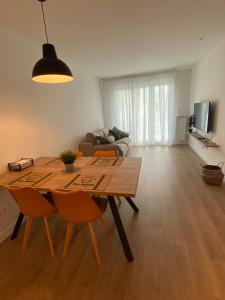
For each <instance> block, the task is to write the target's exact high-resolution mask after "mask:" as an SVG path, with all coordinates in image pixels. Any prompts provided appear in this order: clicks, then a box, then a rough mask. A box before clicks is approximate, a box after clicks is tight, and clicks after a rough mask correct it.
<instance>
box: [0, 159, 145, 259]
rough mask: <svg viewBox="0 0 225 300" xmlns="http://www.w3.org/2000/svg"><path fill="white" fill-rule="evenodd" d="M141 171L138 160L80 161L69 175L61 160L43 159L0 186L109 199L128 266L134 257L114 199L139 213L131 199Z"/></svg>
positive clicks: (5, 176)
mask: <svg viewBox="0 0 225 300" xmlns="http://www.w3.org/2000/svg"><path fill="white" fill-rule="evenodd" d="M140 169H141V158H139V157H113V158H106V157H105V158H96V157H79V158H77V159H76V161H75V164H74V170H73V172H70V173H69V172H66V170H65V166H64V164H63V163H62V162H61V160H60V159H59V158H58V157H40V158H37V159H35V160H34V165H33V166H31V167H29V168H26V169H24V170H22V171H20V172H15V171H8V172H6V173H4V174H1V175H0V186H1V187H5V186H11V187H27V186H30V187H33V188H35V189H36V190H38V191H40V192H44V193H49V195H50V192H51V190H56V189H57V190H61V191H73V190H74V191H75V190H84V191H86V192H88V193H89V194H91V195H100V196H106V197H107V199H108V202H109V206H110V208H111V212H112V215H113V218H114V221H115V225H116V228H117V231H118V234H119V237H120V241H121V244H122V247H123V250H124V254H125V256H126V258H127V260H128V261H129V262H132V261H133V259H134V258H133V254H132V251H131V248H130V245H129V242H128V238H127V236H126V232H125V230H124V227H123V223H122V220H121V217H120V214H119V211H118V207H117V204H116V202H115V197H116V196H118V197H122V199H125V200H126V201H127V203H128V204H129V205H130V206H131V208H132V209H133V210H134V212H135V213H138V211H139V209H138V207H137V206H136V204H135V203H134V201H133V200H132V199H131V198H134V197H135V196H136V192H137V186H138V179H139V174H140ZM23 217H24V215H23V214H22V213H21V212H20V214H19V216H18V219H17V222H16V225H15V227H14V231H13V233H12V236H11V239H15V238H16V237H17V234H18V231H19V228H20V225H21V223H22V221H23Z"/></svg>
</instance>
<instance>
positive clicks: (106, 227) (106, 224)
mask: <svg viewBox="0 0 225 300" xmlns="http://www.w3.org/2000/svg"><path fill="white" fill-rule="evenodd" d="M99 221H100V222H101V223H102V226H103V229H104V231H105V234H108V233H109V225H108V223H107V222H106V221H105V219H104V218H103V217H101V218H100V219H99Z"/></svg>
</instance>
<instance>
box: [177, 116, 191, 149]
mask: <svg viewBox="0 0 225 300" xmlns="http://www.w3.org/2000/svg"><path fill="white" fill-rule="evenodd" d="M187 118H188V117H187V116H177V122H176V142H177V144H184V143H186V142H187V139H186V132H187Z"/></svg>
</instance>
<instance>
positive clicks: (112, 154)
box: [94, 150, 121, 204]
mask: <svg viewBox="0 0 225 300" xmlns="http://www.w3.org/2000/svg"><path fill="white" fill-rule="evenodd" d="M94 156H95V157H117V156H119V155H118V153H117V151H116V150H109V151H107V150H104V151H96V152H95V155H94ZM117 199H118V201H119V204H121V199H120V197H117Z"/></svg>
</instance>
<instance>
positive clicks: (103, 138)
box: [97, 136, 111, 145]
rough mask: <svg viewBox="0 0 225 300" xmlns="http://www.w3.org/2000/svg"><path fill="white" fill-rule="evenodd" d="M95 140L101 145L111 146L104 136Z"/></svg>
mask: <svg viewBox="0 0 225 300" xmlns="http://www.w3.org/2000/svg"><path fill="white" fill-rule="evenodd" d="M97 140H98V141H99V143H100V144H101V145H106V144H111V142H110V141H109V140H108V138H107V137H105V136H97Z"/></svg>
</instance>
